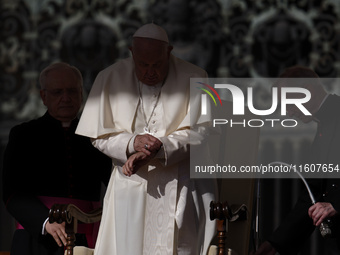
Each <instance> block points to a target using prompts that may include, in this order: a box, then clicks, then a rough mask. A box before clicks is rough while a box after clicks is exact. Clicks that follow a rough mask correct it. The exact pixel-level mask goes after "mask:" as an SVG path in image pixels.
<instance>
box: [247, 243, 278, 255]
mask: <svg viewBox="0 0 340 255" xmlns="http://www.w3.org/2000/svg"><path fill="white" fill-rule="evenodd" d="M275 253H276V250H275V248H274V247H273V246H272V245H271V243H270V242H268V241H265V242H263V243H262V244H261V245H260V247H259V248H258V249H257V251H256V252H254V251H252V252H250V253H249V255H274V254H275Z"/></svg>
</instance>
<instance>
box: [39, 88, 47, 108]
mask: <svg viewBox="0 0 340 255" xmlns="http://www.w3.org/2000/svg"><path fill="white" fill-rule="evenodd" d="M40 98H41V100H42V101H43V103H44V105H46V103H45V102H46V92H45V90H43V89H41V90H40Z"/></svg>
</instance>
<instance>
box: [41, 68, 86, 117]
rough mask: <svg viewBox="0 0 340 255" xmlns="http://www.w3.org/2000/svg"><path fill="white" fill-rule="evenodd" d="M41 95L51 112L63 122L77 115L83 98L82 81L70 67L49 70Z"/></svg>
mask: <svg viewBox="0 0 340 255" xmlns="http://www.w3.org/2000/svg"><path fill="white" fill-rule="evenodd" d="M40 96H41V99H42V100H43V102H44V105H45V106H46V107H47V109H48V112H49V114H50V115H51V116H52V117H54V118H55V119H57V120H60V121H62V122H70V121H72V120H73V119H74V118H75V117H76V116H77V114H78V112H79V109H80V107H81V103H82V98H83V97H82V89H81V84H80V81H79V79H78V78H77V76H76V74H75V73H74V72H73V71H72V70H70V69H56V70H51V71H49V73H48V75H47V79H46V84H45V88H44V89H42V90H41V91H40Z"/></svg>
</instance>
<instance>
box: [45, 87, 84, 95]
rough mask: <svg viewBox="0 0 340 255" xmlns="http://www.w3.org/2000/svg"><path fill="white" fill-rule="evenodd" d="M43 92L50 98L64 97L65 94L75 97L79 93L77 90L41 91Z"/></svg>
mask: <svg viewBox="0 0 340 255" xmlns="http://www.w3.org/2000/svg"><path fill="white" fill-rule="evenodd" d="M43 90H44V91H47V92H48V93H50V94H51V95H52V96H55V97H59V96H62V95H64V93H66V94H67V95H69V96H75V95H77V94H79V93H80V89H79V88H69V89H43Z"/></svg>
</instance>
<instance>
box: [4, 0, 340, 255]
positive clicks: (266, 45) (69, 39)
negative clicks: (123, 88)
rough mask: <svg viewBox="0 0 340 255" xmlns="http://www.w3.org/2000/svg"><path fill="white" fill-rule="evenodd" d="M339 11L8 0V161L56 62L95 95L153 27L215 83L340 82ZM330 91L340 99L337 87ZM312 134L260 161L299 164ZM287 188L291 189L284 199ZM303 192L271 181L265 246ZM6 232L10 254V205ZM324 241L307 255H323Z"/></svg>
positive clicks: (196, 2) (304, 4)
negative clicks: (315, 78)
mask: <svg viewBox="0 0 340 255" xmlns="http://www.w3.org/2000/svg"><path fill="white" fill-rule="evenodd" d="M339 9H340V5H339V4H338V2H337V1H336V0H334V1H331V0H329V1H326V0H325V1H321V0H319V1H318V0H295V1H294V0H258V1H254V0H235V1H233V0H209V1H207V0H187V1H183V0H159V1H154V0H149V1H148V0H142V1H141V0H116V1H113V0H92V1H91V0H44V1H40V0H26V1H25V0H2V1H1V2H0V67H1V68H0V120H1V122H0V149H1V151H0V152H1V154H0V157H1V158H0V161H2V154H3V150H4V147H5V145H6V143H7V135H8V132H9V129H10V128H11V127H12V126H13V125H15V124H17V123H19V122H22V121H25V120H28V119H31V118H35V117H37V116H40V115H41V114H42V113H43V112H44V111H45V109H44V107H43V105H42V103H41V102H40V97H39V86H38V82H37V78H38V76H39V73H40V71H41V70H42V69H43V68H44V67H46V66H47V65H49V64H50V63H52V62H55V61H65V62H68V63H70V64H72V65H75V66H77V67H78V68H79V69H80V70H81V72H82V74H83V77H84V86H85V90H86V92H89V90H90V89H91V85H92V82H93V80H94V78H95V76H96V74H97V73H98V72H99V71H100V70H102V69H103V68H104V67H106V66H108V65H110V64H111V63H113V62H115V61H117V60H118V59H121V58H124V57H127V56H129V51H128V49H127V47H128V44H129V38H130V37H131V35H132V34H133V32H134V31H135V30H136V28H138V27H139V26H140V25H142V24H144V23H146V22H151V21H154V22H155V23H157V24H159V25H162V26H163V27H164V28H165V29H166V30H167V32H168V34H169V38H170V40H171V43H172V44H173V45H174V51H173V52H174V54H175V55H177V56H179V57H181V58H183V59H186V60H188V61H190V62H193V63H195V64H197V65H199V66H201V67H203V68H204V69H206V70H207V71H208V73H209V75H210V76H211V77H257V78H261V77H276V76H277V75H279V74H280V73H281V72H282V71H283V70H284V68H286V67H288V66H292V65H297V64H299V65H305V66H309V67H312V68H313V69H314V70H316V72H317V73H318V74H319V76H321V77H339V76H340V70H339V68H340V63H339V58H340V55H339V54H340V50H339V46H340V38H339V35H340V34H339V29H340V22H339V16H340V11H339ZM329 90H330V91H334V92H338V94H340V93H339V92H340V88H339V87H337V86H333V87H331V88H329ZM268 91H269V90H268V86H267V85H266V84H262V85H261V84H260V85H258V86H257V88H256V93H258V94H257V95H261V96H262V98H264V100H265V98H270V97H269V96H268ZM313 128H314V127H313V126H310V127H309V126H308V127H304V128H303V129H302V130H301V134H304V135H298V139H296V137H295V138H294V137H293V138H286V136H285V133H283V132H280V133H269V134H266V135H263V136H262V137H261V144H260V149H261V153H260V156H259V160H260V161H261V162H268V161H269V160H271V159H273V158H276V157H278V155H281V156H283V157H284V158H286V159H287V161H289V160H290V161H292V162H300V161H301V160H302V158H303V152H304V150H305V148H306V146H308V145H309V143H310V141H311V138H312V136H313V133H314V130H313ZM277 136H280V137H281V139H279V140H278V139H275V140H274V139H272V138H273V137H276V138H277ZM277 141H279V142H277ZM18 156H19V157H20V155H18ZM287 183H289V184H290V185H291V187H292V189H291V190H288V191H287V190H284V188H283V187H287V185H286V184H287ZM299 187H300V183H299V182H298V181H296V180H293V181H292V180H264V181H262V189H261V190H262V197H263V199H262V204H263V206H262V215H264V216H263V219H262V223H263V225H262V229H261V235H262V236H263V237H265V236H266V235H268V234H269V233H270V232H271V231H272V230H273V229H274V228H275V227H276V226H277V225H278V224H279V222H280V221H281V220H282V217H284V215H285V213H286V212H287V211H288V210H289V209H290V208H291V206H292V204H293V203H294V202H295V201H296V193H297V190H298V189H299ZM272 201H275V203H276V204H277V206H276V207H275V208H272V207H271V206H272ZM268 202H270V203H269V204H270V207H267V204H268ZM0 226H1V231H0V250H8V249H9V244H10V240H11V233H12V232H13V220H12V219H11V217H10V216H9V215H8V214H7V212H6V211H5V209H4V207H3V205H2V204H1V207H0ZM316 239H317V237H315V239H314V241H313V242H311V243H312V244H310V245H307V246H306V249H305V251H304V253H303V254H309V255H310V254H318V255H320V254H321V252H320V251H318V249H319V246H320V245H319V242H317V241H315V240H316Z"/></svg>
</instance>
